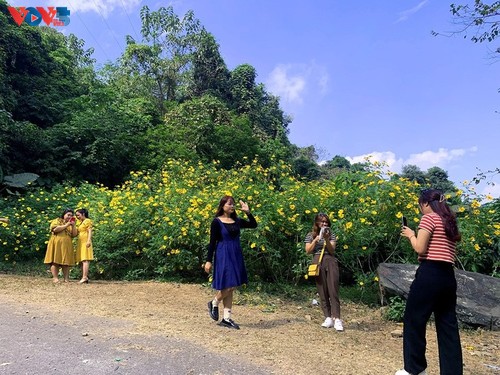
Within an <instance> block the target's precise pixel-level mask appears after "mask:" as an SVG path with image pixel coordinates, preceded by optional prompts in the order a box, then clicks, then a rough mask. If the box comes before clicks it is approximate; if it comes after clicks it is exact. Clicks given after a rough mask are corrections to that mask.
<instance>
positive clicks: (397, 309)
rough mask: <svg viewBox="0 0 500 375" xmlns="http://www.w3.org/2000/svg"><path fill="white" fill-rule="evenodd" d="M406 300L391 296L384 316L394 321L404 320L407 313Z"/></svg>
mask: <svg viewBox="0 0 500 375" xmlns="http://www.w3.org/2000/svg"><path fill="white" fill-rule="evenodd" d="M405 308H406V301H405V300H404V299H403V298H401V297H399V296H395V297H390V298H389V305H388V307H387V310H385V314H384V318H385V319H387V320H391V321H394V322H402V321H403V316H404V313H405Z"/></svg>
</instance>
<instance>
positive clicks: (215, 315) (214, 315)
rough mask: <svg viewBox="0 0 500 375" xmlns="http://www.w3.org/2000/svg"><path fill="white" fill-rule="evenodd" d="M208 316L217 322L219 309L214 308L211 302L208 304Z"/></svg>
mask: <svg viewBox="0 0 500 375" xmlns="http://www.w3.org/2000/svg"><path fill="white" fill-rule="evenodd" d="M208 314H209V315H210V317H211V318H212V319H213V320H215V321H217V320H219V307H218V306H214V305H213V304H212V301H210V302H208Z"/></svg>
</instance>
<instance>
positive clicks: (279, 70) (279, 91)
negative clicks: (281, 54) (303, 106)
mask: <svg viewBox="0 0 500 375" xmlns="http://www.w3.org/2000/svg"><path fill="white" fill-rule="evenodd" d="M290 69H291V65H278V66H277V67H275V68H274V69H273V71H272V72H271V74H270V75H269V77H268V79H267V82H266V87H267V88H268V89H269V91H271V92H272V93H274V94H275V95H278V96H279V97H280V98H282V99H284V100H286V101H288V102H295V103H302V96H301V95H302V93H303V91H304V88H305V86H306V77H305V76H304V75H299V74H296V75H293V76H291V75H290V74H289V70H290Z"/></svg>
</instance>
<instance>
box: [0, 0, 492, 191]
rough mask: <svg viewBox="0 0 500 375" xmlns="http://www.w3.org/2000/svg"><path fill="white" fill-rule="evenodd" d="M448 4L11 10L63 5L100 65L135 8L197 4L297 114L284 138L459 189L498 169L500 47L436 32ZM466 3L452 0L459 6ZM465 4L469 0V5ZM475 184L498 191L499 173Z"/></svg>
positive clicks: (21, 0) (130, 30)
mask: <svg viewBox="0 0 500 375" xmlns="http://www.w3.org/2000/svg"><path fill="white" fill-rule="evenodd" d="M451 2H452V1H451V0H450V1H446V0H415V1H413V0H405V1H396V0H378V1H373V0H364V1H363V0H362V1H345V0H344V1H338V0H316V1H299V0H288V1H279V0H274V1H269V0H266V1H264V0H245V1H243V0H233V1H230V0H211V1H202V0H178V1H172V2H166V1H165V2H159V1H141V0H110V1H106V0H87V1H76V0H55V1H46V0H43V1H42V0H40V1H33V0H15V1H12V0H11V1H10V4H11V5H15V6H47V5H51V6H54V5H56V6H67V7H68V8H69V9H70V11H71V23H70V24H69V25H68V26H67V27H64V28H58V29H59V30H60V31H62V32H64V33H66V34H69V33H73V34H75V35H77V36H78V37H79V38H82V39H84V40H85V41H86V45H87V47H94V48H95V54H94V58H96V59H97V60H98V62H99V63H104V62H105V61H107V60H111V61H113V60H115V59H116V58H117V57H119V56H120V54H121V53H122V52H123V49H124V46H125V35H127V34H129V35H132V36H133V37H134V38H135V39H136V40H140V36H139V33H140V25H141V24H140V18H139V10H140V8H141V7H142V6H143V5H148V6H149V8H150V9H151V10H156V9H158V8H159V7H160V6H169V5H172V6H173V8H174V11H175V13H176V14H177V15H179V16H182V15H184V14H185V12H186V11H187V10H193V11H194V13H195V16H196V17H197V18H198V19H199V20H200V22H201V24H202V25H203V26H204V27H205V28H206V29H207V30H208V31H209V32H211V33H212V34H213V35H214V36H215V38H216V39H217V41H218V43H219V44H220V51H221V54H222V56H223V58H224V60H225V62H226V64H227V66H228V68H229V69H234V68H235V67H236V66H238V65H240V64H245V63H248V64H250V65H252V66H254V67H255V68H256V70H257V73H258V77H257V80H258V81H259V82H262V83H264V84H265V86H266V88H267V90H268V91H270V92H272V93H273V94H275V95H278V96H279V97H280V98H281V106H282V108H283V109H284V110H285V112H286V113H287V114H289V115H291V116H292V117H293V122H292V123H291V124H290V134H289V137H290V140H291V141H292V142H293V143H295V144H296V145H298V146H301V147H303V146H309V145H314V146H315V147H316V148H317V150H318V151H319V154H320V159H321V160H328V159H331V158H332V157H333V156H335V155H341V156H344V157H346V158H348V159H349V160H351V161H362V160H363V158H364V157H366V156H367V155H373V156H372V160H383V161H386V162H387V163H388V165H389V167H388V169H390V170H392V171H394V172H400V170H401V166H403V165H406V164H415V165H417V166H419V167H420V168H421V169H422V170H424V171H425V170H427V169H428V168H430V167H432V166H439V167H441V168H443V169H444V170H446V171H447V172H448V174H449V177H450V179H451V180H452V181H454V182H455V184H456V185H457V186H458V187H461V186H462V182H463V181H464V180H469V181H470V180H471V179H472V178H473V177H474V176H476V174H477V172H478V171H477V168H480V169H481V170H483V171H487V170H492V169H494V168H497V167H500V163H499V157H498V148H499V146H500V144H499V139H500V137H499V136H500V128H499V123H500V114H499V113H497V111H500V94H499V93H498V89H499V88H500V78H498V77H500V75H499V74H498V73H499V72H500V65H499V63H500V61H498V62H497V61H495V60H494V59H492V58H491V50H494V49H496V48H497V46H496V45H479V44H473V43H472V42H470V41H468V40H464V39H463V37H462V36H439V37H435V36H432V35H431V31H432V30H434V31H438V32H442V33H446V32H449V31H452V30H457V29H458V28H459V27H458V26H457V25H454V24H453V23H452V18H451V13H450V12H449V4H450V3H451ZM466 2H467V0H463V1H458V3H466ZM470 2H472V1H469V3H470ZM488 180H489V181H491V182H496V186H494V187H491V186H488V185H485V184H484V185H479V186H478V187H477V188H476V190H477V191H478V192H480V193H484V194H486V193H491V194H492V195H493V196H495V197H498V196H500V175H497V176H495V177H493V178H490V179H488Z"/></svg>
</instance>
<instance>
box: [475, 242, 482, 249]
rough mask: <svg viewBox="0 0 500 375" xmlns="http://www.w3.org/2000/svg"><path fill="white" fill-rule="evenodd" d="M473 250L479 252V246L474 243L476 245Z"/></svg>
mask: <svg viewBox="0 0 500 375" xmlns="http://www.w3.org/2000/svg"><path fill="white" fill-rule="evenodd" d="M474 249H475V250H476V251H479V250H481V246H479V245H478V244H477V243H476V244H474Z"/></svg>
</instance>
